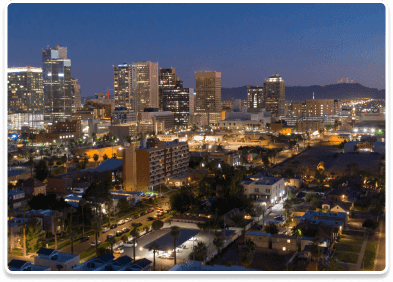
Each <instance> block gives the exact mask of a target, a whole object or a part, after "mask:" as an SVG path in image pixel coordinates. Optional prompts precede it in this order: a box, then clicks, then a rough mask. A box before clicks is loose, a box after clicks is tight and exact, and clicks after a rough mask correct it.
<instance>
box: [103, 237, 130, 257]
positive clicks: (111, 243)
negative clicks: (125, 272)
mask: <svg viewBox="0 0 393 282" xmlns="http://www.w3.org/2000/svg"><path fill="white" fill-rule="evenodd" d="M108 243H109V244H110V245H111V254H112V255H113V244H115V243H116V238H114V237H112V238H109V239H108ZM134 261H135V260H134Z"/></svg>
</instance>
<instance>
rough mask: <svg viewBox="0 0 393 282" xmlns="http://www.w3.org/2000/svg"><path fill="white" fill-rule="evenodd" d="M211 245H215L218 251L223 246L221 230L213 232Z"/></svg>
mask: <svg viewBox="0 0 393 282" xmlns="http://www.w3.org/2000/svg"><path fill="white" fill-rule="evenodd" d="M213 245H214V246H215V247H216V249H217V251H218V253H220V252H221V248H222V246H224V240H223V238H222V233H221V232H218V231H216V232H214V239H213Z"/></svg>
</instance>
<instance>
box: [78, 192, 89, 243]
mask: <svg viewBox="0 0 393 282" xmlns="http://www.w3.org/2000/svg"><path fill="white" fill-rule="evenodd" d="M86 204H87V201H86V200H85V199H83V198H82V199H81V200H80V201H79V205H80V206H81V207H82V238H83V237H84V235H85V217H84V214H83V210H84V207H85V205H86Z"/></svg>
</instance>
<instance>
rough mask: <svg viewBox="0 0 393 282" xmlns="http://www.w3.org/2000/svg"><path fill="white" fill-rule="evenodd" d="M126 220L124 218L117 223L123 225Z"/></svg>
mask: <svg viewBox="0 0 393 282" xmlns="http://www.w3.org/2000/svg"><path fill="white" fill-rule="evenodd" d="M124 223H125V222H124V220H119V222H118V223H117V224H118V225H122V224H124Z"/></svg>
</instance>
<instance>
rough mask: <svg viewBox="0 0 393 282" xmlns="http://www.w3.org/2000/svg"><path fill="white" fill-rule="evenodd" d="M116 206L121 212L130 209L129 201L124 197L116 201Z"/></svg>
mask: <svg viewBox="0 0 393 282" xmlns="http://www.w3.org/2000/svg"><path fill="white" fill-rule="evenodd" d="M117 208H118V209H119V210H120V211H122V212H125V211H128V210H129V209H130V203H129V202H128V200H127V199H126V198H122V199H120V200H119V202H118V203H117Z"/></svg>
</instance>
